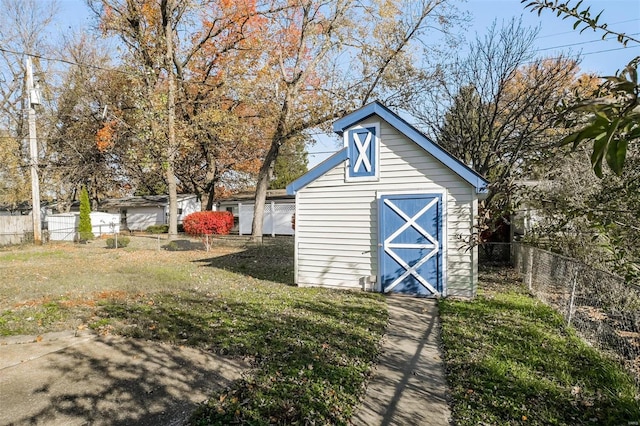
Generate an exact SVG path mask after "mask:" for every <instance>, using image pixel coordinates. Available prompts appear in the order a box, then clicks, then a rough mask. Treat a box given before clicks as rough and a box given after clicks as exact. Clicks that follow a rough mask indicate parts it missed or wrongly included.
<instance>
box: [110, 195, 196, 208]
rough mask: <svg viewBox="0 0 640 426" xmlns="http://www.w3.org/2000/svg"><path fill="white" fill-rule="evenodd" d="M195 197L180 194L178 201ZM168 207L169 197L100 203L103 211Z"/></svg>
mask: <svg viewBox="0 0 640 426" xmlns="http://www.w3.org/2000/svg"><path fill="white" fill-rule="evenodd" d="M195 197H196V196H195V194H178V201H185V200H188V199H191V198H195ZM167 205H169V196H168V195H144V196H131V197H123V198H108V199H106V200H102V201H101V202H100V208H101V209H111V208H136V207H164V206H167Z"/></svg>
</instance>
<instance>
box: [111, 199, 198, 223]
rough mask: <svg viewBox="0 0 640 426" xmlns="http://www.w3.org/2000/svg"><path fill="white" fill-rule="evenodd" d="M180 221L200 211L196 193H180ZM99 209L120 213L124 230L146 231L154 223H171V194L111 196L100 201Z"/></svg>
mask: <svg viewBox="0 0 640 426" xmlns="http://www.w3.org/2000/svg"><path fill="white" fill-rule="evenodd" d="M177 202H178V223H179V224H180V223H182V220H183V219H184V218H185V217H186V216H187V215H189V214H191V213H193V212H199V211H200V201H199V200H198V199H197V197H196V195H195V194H178V199H177ZM99 209H100V210H101V211H104V212H107V213H114V214H119V215H120V218H121V223H120V224H121V226H122V229H123V230H130V231H144V230H146V229H147V228H148V227H150V226H153V225H165V224H167V223H169V221H168V218H169V196H167V195H146V196H131V197H125V198H109V199H106V200H103V201H101V202H100V206H99Z"/></svg>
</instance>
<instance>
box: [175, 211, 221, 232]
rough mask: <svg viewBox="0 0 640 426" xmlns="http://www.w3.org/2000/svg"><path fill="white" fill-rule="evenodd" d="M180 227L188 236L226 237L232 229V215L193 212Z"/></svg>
mask: <svg viewBox="0 0 640 426" xmlns="http://www.w3.org/2000/svg"><path fill="white" fill-rule="evenodd" d="M182 225H183V226H184V232H186V233H187V234H189V235H194V236H200V235H212V234H217V235H227V234H228V233H229V232H230V231H231V228H233V213H231V212H210V211H206V212H195V213H191V214H190V215H188V216H187V217H185V218H184V220H183V221H182Z"/></svg>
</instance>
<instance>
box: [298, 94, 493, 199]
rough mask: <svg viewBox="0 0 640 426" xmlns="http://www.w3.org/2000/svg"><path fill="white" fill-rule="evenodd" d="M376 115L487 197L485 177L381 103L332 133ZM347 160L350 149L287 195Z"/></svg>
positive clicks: (344, 121) (300, 181)
mask: <svg viewBox="0 0 640 426" xmlns="http://www.w3.org/2000/svg"><path fill="white" fill-rule="evenodd" d="M373 115H377V116H378V117H380V118H382V119H383V120H385V121H386V122H387V123H389V124H390V125H391V126H393V127H395V128H396V130H398V131H399V132H400V133H402V134H403V135H404V136H406V137H407V138H408V139H409V140H411V141H412V142H414V143H416V144H417V145H418V146H420V147H421V148H422V149H424V150H425V151H426V152H428V153H429V154H431V155H432V156H433V157H435V158H436V159H437V160H438V161H440V162H441V163H442V164H443V165H444V166H446V167H448V168H449V169H450V170H451V171H453V172H454V173H455V174H457V175H458V176H460V178H462V179H463V180H465V181H466V182H468V183H469V184H470V185H471V186H472V187H474V188H475V189H476V193H478V194H485V193H486V192H487V185H488V182H487V180H486V179H485V178H484V177H482V176H481V175H480V174H479V173H477V172H476V171H475V170H473V169H471V168H470V167H468V166H467V165H465V164H464V163H463V162H462V161H460V160H459V159H457V158H456V157H454V156H453V155H452V154H451V153H449V152H448V151H446V150H445V149H444V148H442V147H441V146H440V145H438V144H437V143H435V142H433V141H432V140H431V139H429V138H428V137H427V136H425V135H424V134H423V133H422V132H420V131H419V130H417V129H416V128H415V127H413V126H412V125H411V124H409V123H408V122H407V121H405V120H404V119H402V118H401V117H400V116H399V115H397V114H395V113H394V112H392V111H391V110H390V109H389V108H387V107H386V106H384V105H383V104H381V103H380V102H378V101H375V102H372V103H370V104H368V105H365V106H363V107H362V108H360V109H357V110H355V111H353V112H352V113H350V114H348V115H346V116H344V117H342V118H341V119H339V120H337V121H336V122H334V123H333V131H334V132H336V133H337V134H339V135H341V136H342V134H343V133H344V131H345V130H347V129H349V128H350V127H352V126H353V125H355V124H357V123H359V122H361V121H363V120H366V119H367V118H369V117H371V116H373ZM347 158H348V152H347V148H346V147H345V148H343V149H341V150H340V151H338V152H336V153H335V154H333V155H332V156H331V157H329V158H327V159H326V160H325V161H323V162H322V163H320V164H318V165H317V166H316V167H314V168H313V169H311V170H309V171H308V172H307V173H306V174H304V175H303V176H301V177H300V178H298V179H297V180H295V181H293V182H292V183H290V184H289V185H288V186H287V193H288V194H291V195H294V194H295V193H296V192H298V191H299V190H300V189H302V188H304V187H305V186H307V185H308V184H310V183H311V182H313V181H314V180H316V179H318V178H319V177H320V176H322V175H324V174H325V173H327V172H328V171H329V170H331V169H333V168H334V167H336V166H338V165H339V164H341V163H342V162H344V161H346V160H347Z"/></svg>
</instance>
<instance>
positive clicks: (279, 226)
mask: <svg viewBox="0 0 640 426" xmlns="http://www.w3.org/2000/svg"><path fill="white" fill-rule="evenodd" d="M255 197H256V194H255V192H242V193H239V194H235V195H232V196H231V197H228V198H224V199H221V200H219V201H218V202H217V203H216V204H215V207H214V209H215V210H217V211H228V212H231V213H233V218H234V227H233V230H232V232H237V233H238V234H239V235H250V234H251V226H252V224H253V208H254V205H255ZM295 203H296V199H295V197H294V196H293V195H287V191H286V190H285V189H270V190H268V191H267V198H266V202H265V206H264V216H263V222H262V232H263V234H264V235H272V236H276V235H293V234H294V231H293V228H292V227H291V217H292V216H293V213H294V212H295Z"/></svg>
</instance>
